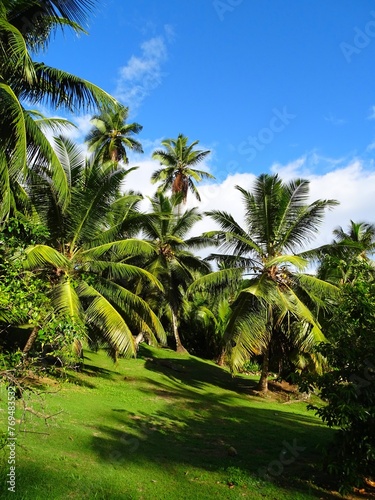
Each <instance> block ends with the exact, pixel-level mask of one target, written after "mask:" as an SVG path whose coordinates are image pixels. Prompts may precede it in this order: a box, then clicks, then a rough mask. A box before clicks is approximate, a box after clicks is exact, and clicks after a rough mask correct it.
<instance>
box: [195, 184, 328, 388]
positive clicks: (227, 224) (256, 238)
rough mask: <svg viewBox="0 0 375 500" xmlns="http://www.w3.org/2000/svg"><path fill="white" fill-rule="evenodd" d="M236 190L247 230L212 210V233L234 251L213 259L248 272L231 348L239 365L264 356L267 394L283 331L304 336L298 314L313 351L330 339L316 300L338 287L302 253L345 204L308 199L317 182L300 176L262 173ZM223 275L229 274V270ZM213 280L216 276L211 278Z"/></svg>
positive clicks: (234, 317)
mask: <svg viewBox="0 0 375 500" xmlns="http://www.w3.org/2000/svg"><path fill="white" fill-rule="evenodd" d="M236 188H237V190H238V191H239V192H240V193H241V195H242V197H243V201H244V205H245V207H244V208H245V223H246V228H245V229H244V228H242V227H241V226H240V225H239V224H238V223H237V222H236V221H235V220H234V218H233V217H232V216H231V215H230V214H228V213H226V212H221V211H218V210H214V211H211V212H208V213H207V215H209V216H210V217H211V218H212V219H213V220H214V221H215V222H216V223H218V224H219V226H220V230H217V231H211V232H210V233H206V236H210V237H215V238H216V240H217V241H218V242H219V243H220V244H221V247H220V248H221V249H222V250H223V251H225V252H226V253H227V254H212V255H211V257H210V258H211V259H215V260H217V261H218V262H220V261H224V262H226V263H227V264H228V262H229V261H232V262H235V263H236V265H237V268H238V267H240V268H241V267H242V269H243V271H244V272H245V273H246V275H247V277H248V281H247V284H246V287H245V288H244V289H242V290H241V291H240V292H239V294H238V297H237V299H236V300H235V302H234V303H233V304H232V311H233V312H232V317H231V320H230V322H229V325H228V328H227V334H226V338H227V350H228V352H230V355H231V363H232V366H233V367H234V368H238V367H239V366H241V365H242V364H243V363H244V362H245V361H246V360H247V359H248V357H249V355H254V354H256V355H262V357H263V364H262V373H261V377H260V381H259V390H261V391H267V389H268V373H269V366H270V365H269V363H270V352H271V348H272V346H273V345H274V344H275V342H276V340H277V339H280V338H281V332H282V333H283V335H288V336H289V338H291V337H292V335H295V334H296V330H295V329H293V330H292V329H291V328H289V327H288V325H290V324H291V321H290V320H291V319H293V318H294V319H296V320H298V322H299V323H300V324H301V325H302V326H303V328H300V329H299V330H298V334H299V343H301V342H302V343H303V345H304V348H305V349H308V348H310V350H311V347H312V346H313V345H315V344H316V342H319V341H321V340H323V339H324V336H323V334H322V331H321V329H320V326H319V324H318V322H317V320H316V317H315V315H314V314H313V305H319V306H321V307H323V306H324V297H325V296H327V295H328V294H330V293H332V292H333V291H335V287H334V286H333V285H329V284H328V283H325V282H324V281H322V280H319V279H318V278H316V277H315V276H312V275H307V274H304V273H303V272H302V271H303V269H304V268H305V267H306V265H307V261H306V260H305V259H303V258H302V257H301V256H299V255H298V254H296V253H295V252H296V251H298V250H302V249H303V247H304V246H305V245H306V244H307V243H308V242H309V241H310V240H311V238H312V237H313V236H314V235H315V234H316V233H317V231H318V226H319V224H320V223H321V222H322V220H323V216H324V212H325V211H326V210H327V209H329V208H332V207H334V206H335V205H336V204H337V202H336V201H334V200H317V201H315V202H313V203H311V204H307V201H308V194H309V182H308V181H306V180H302V179H297V180H294V181H291V182H289V183H286V184H284V183H283V182H282V181H281V179H280V178H279V177H278V175H265V174H263V175H260V176H259V177H258V178H257V179H256V181H255V185H254V189H253V192H249V191H246V190H245V189H243V188H241V187H239V186H237V187H236ZM219 272H220V273H222V274H225V270H224V271H219ZM204 279H205V278H203V279H202V280H203V281H204ZM202 280H201V281H202ZM210 280H211V281H212V278H211V277H210V276H208V277H207V278H206V281H207V282H209V281H210ZM288 318H289V320H288ZM295 343H298V342H295Z"/></svg>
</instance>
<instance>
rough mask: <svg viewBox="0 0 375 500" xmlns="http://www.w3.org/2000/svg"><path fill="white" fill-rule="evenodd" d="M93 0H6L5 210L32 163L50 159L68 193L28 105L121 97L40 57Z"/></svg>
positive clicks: (0, 181)
mask: <svg viewBox="0 0 375 500" xmlns="http://www.w3.org/2000/svg"><path fill="white" fill-rule="evenodd" d="M92 5H93V4H92V2H88V1H86V0H69V1H68V2H62V1H60V0H54V1H53V0H51V1H48V0H14V1H2V2H0V110H1V115H2V127H1V130H0V193H1V194H2V195H3V199H4V198H5V201H6V202H5V203H3V204H2V207H1V208H2V212H3V213H2V214H0V215H3V217H4V216H6V215H7V212H8V213H9V206H10V204H11V201H12V200H11V196H10V194H9V186H11V185H13V184H14V183H17V182H18V181H19V180H20V179H23V178H24V177H25V176H26V175H27V171H28V167H30V166H32V165H33V164H37V165H39V166H40V165H41V164H42V163H43V164H44V167H45V168H49V169H50V170H51V172H52V175H53V176H54V182H55V186H56V188H57V194H58V196H59V197H61V198H64V197H66V196H67V192H68V185H67V184H66V182H65V176H64V173H63V171H62V167H61V165H60V164H59V162H58V158H57V157H56V155H55V153H54V150H53V148H52V147H51V145H50V143H49V142H48V140H47V139H46V137H45V135H44V134H43V132H42V130H41V129H40V127H39V126H38V124H37V123H35V120H34V117H33V115H32V114H31V113H30V112H29V111H28V107H30V106H32V105H34V104H41V103H44V104H46V105H49V106H51V107H52V108H55V109H57V108H65V109H67V110H68V111H76V110H87V109H96V108H97V107H98V106H100V107H101V106H108V105H113V103H114V102H116V101H115V99H114V98H113V97H111V96H110V95H109V94H107V93H106V92H104V91H103V90H101V89H100V88H98V87H97V86H95V85H93V84H91V83H90V82H87V81H86V80H83V79H80V78H78V77H76V76H74V75H71V74H69V73H67V72H65V71H62V70H58V69H55V68H52V67H49V66H47V65H46V64H44V63H41V62H36V61H34V60H33V59H32V57H31V52H32V53H33V54H37V53H38V52H40V50H41V49H43V48H45V47H46V45H47V44H48V42H49V41H50V38H51V35H52V34H53V33H54V32H55V31H56V30H57V29H64V28H66V27H69V28H72V29H73V30H74V31H75V32H78V33H80V32H82V31H83V30H82V28H81V27H80V26H79V24H77V23H78V22H80V21H83V20H84V19H85V17H86V14H87V11H88V10H89V9H90V7H91V6H92Z"/></svg>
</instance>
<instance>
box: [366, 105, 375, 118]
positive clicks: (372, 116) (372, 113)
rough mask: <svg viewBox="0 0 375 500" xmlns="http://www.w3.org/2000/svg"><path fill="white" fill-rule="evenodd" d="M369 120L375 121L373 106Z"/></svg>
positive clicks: (374, 108)
mask: <svg viewBox="0 0 375 500" xmlns="http://www.w3.org/2000/svg"><path fill="white" fill-rule="evenodd" d="M367 118H368V120H375V106H371V108H370V114H369V116H368V117H367Z"/></svg>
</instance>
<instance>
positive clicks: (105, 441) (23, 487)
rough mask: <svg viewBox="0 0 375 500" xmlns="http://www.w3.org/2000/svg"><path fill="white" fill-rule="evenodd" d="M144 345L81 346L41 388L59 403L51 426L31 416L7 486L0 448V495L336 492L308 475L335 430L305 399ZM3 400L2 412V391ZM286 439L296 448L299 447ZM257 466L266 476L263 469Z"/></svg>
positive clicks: (52, 404) (51, 402)
mask: <svg viewBox="0 0 375 500" xmlns="http://www.w3.org/2000/svg"><path fill="white" fill-rule="evenodd" d="M141 354H142V357H139V358H138V359H135V360H120V361H119V363H118V364H117V365H114V364H113V363H112V361H111V360H110V359H108V358H107V357H106V356H105V354H104V353H102V352H99V353H92V352H89V353H87V356H86V361H85V368H84V370H83V372H82V373H77V374H75V375H74V377H75V378H74V382H75V383H74V384H72V383H65V384H63V385H62V388H61V390H59V391H57V392H55V393H51V394H47V395H45V396H44V397H43V400H44V404H45V409H44V411H45V412H46V413H49V414H52V413H54V412H58V411H59V410H61V409H63V410H64V411H63V413H61V414H59V415H57V416H56V417H54V418H52V419H49V420H48V427H47V426H46V425H45V423H44V421H42V420H41V419H38V418H36V417H35V416H32V415H30V414H28V415H27V420H26V424H23V425H22V426H21V428H20V429H19V432H18V443H19V446H18V448H17V477H16V484H17V486H16V493H15V494H14V493H7V491H6V490H7V487H6V482H5V481H6V473H7V472H9V467H8V465H7V464H6V459H7V450H5V451H4V450H3V453H2V454H0V464H1V472H0V496H1V498H2V499H7V498H12V499H15V500H20V499H25V500H45V499H51V500H58V499H80V500H81V499H95V498H96V499H115V500H116V499H145V500H148V499H152V500H158V499H160V500H161V499H167V500H168V499H171V500H180V499H181V500H183V499H194V500H195V499H209V498H215V497H220V498H222V499H226V498H228V499H232V498H233V499H234V498H251V499H255V500H256V499H277V500H283V499H293V500H298V499H310V498H311V499H312V498H324V499H328V498H333V496H332V495H330V493H328V492H324V491H322V490H318V488H317V487H316V486H314V484H313V478H314V463H317V462H318V461H319V457H320V452H319V450H318V449H317V445H319V444H321V443H323V442H324V441H326V440H327V439H329V438H330V437H331V431H330V430H329V429H327V428H325V427H323V426H322V425H320V423H319V421H318V420H317V419H316V418H315V417H314V415H313V414H312V413H311V412H307V411H306V409H305V406H306V405H305V404H304V403H293V404H282V403H278V402H275V401H272V400H265V399H262V398H260V397H257V396H252V395H251V386H252V384H253V381H251V380H250V379H249V378H245V377H243V378H236V379H232V378H231V377H230V375H229V374H228V373H227V372H226V371H225V370H223V369H221V368H219V367H217V366H215V365H214V364H212V363H209V362H205V361H202V360H199V359H197V358H194V357H189V356H179V357H177V356H176V355H175V353H173V352H171V351H168V350H156V349H152V348H143V349H142V351H141ZM155 358H159V360H157V359H155ZM162 359H163V360H166V359H169V362H167V363H166V364H167V366H166V365H165V364H164V363H165V361H161V360H162ZM168 363H169V366H168ZM49 390H50V391H54V390H56V388H53V387H52V388H50V389H49ZM0 398H1V401H0V405H1V409H2V410H4V411H3V412H2V414H3V415H6V412H5V410H6V408H5V391H4V389H3V390H2V392H1V394H0ZM34 407H35V408H36V409H38V404H35V403H34ZM39 409H41V408H39ZM0 415H1V413H0ZM18 417H20V413H19V415H18ZM2 423H5V419H2ZM22 429H26V430H27V432H25V433H24V432H22ZM0 430H2V429H1V428H0ZM285 442H287V443H288V444H289V445H291V446H293V443H294V444H296V445H297V446H298V447H299V448H298V450H297V452H296V453H295V454H296V455H297V453H298V456H295V457H293V455H292V454H291V452H290V451H287V450H286V449H285ZM230 446H233V447H234V448H235V449H236V451H237V455H236V456H230V455H229V454H228V447H230ZM301 448H304V450H303V451H302V450H301ZM283 451H286V454H285V462H287V465H285V466H282V465H281V464H280V461H279V459H280V457H282V455H281V454H282V453H283ZM262 467H269V470H270V471H271V476H272V477H271V478H270V477H269V478H267V477H266V476H263V479H262V478H259V471H260V470H261V468H262ZM298 478H302V479H298ZM232 483H234V484H232Z"/></svg>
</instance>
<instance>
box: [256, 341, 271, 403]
mask: <svg viewBox="0 0 375 500" xmlns="http://www.w3.org/2000/svg"><path fill="white" fill-rule="evenodd" d="M269 360H270V348H269V346H267V347H266V349H265V351H264V353H263V362H262V372H261V375H260V379H259V382H258V391H259V392H264V393H265V392H267V391H268V365H269Z"/></svg>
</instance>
